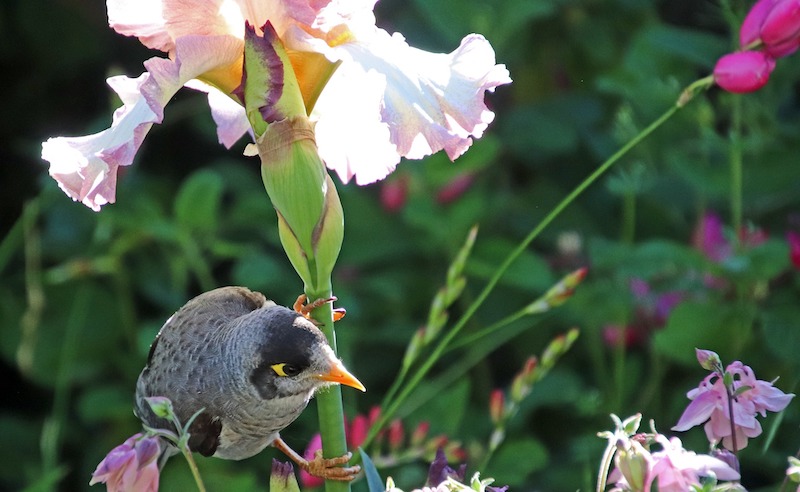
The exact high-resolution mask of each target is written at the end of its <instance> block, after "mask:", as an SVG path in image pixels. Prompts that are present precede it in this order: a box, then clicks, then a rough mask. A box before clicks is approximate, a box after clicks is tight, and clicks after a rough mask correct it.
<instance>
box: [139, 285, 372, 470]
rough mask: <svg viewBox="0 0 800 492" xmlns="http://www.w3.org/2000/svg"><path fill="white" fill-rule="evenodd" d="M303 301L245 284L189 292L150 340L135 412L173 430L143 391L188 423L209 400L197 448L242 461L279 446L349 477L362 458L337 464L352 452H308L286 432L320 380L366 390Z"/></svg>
mask: <svg viewBox="0 0 800 492" xmlns="http://www.w3.org/2000/svg"><path fill="white" fill-rule="evenodd" d="M301 297H302V296H301ZM322 302H325V301H322ZM300 305H302V301H301V300H298V304H295V308H296V309H297V310H292V309H289V308H286V307H283V306H278V305H277V304H275V303H274V302H272V301H270V300H267V299H266V297H264V295H263V294H261V293H258V292H253V291H251V290H249V289H247V288H245V287H222V288H219V289H215V290H212V291H209V292H206V293H204V294H201V295H199V296H197V297H195V298H194V299H192V300H190V301H189V302H188V303H186V305H184V306H183V307H182V308H180V309H179V310H178V311H177V312H176V313H175V314H174V315H172V316H171V317H170V318H169V319H168V320H167V322H166V323H165V324H164V326H163V327H162V328H161V330H160V331H159V333H158V335H157V336H156V338H155V341H153V344H152V345H151V347H150V354H149V356H148V358H147V365H146V366H145V368H144V370H142V373H141V374H140V375H139V380H138V381H137V384H136V401H135V413H136V416H137V417H138V418H139V419H140V420H141V421H142V422H143V423H144V424H145V425H146V426H148V427H151V428H156V429H172V430H175V429H174V425H173V424H172V423H171V422H170V421H168V420H166V419H162V418H159V417H157V416H156V415H155V414H154V413H153V411H152V409H151V408H150V406H149V405H148V403H147V402H146V400H145V397H151V396H162V397H167V398H169V399H170V400H171V401H172V404H173V407H174V411H175V414H176V416H177V417H178V419H179V420H180V422H181V423H185V422H187V421H188V420H189V419H190V418H191V417H192V415H194V414H195V413H196V412H198V411H199V410H201V409H203V411H202V412H201V413H200V414H199V415H198V416H197V417H196V418H195V420H194V421H193V423H192V425H191V426H190V428H189V433H190V438H189V448H190V449H191V450H192V451H196V452H199V453H200V454H202V455H204V456H215V457H218V458H223V459H230V460H241V459H244V458H249V457H251V456H253V455H255V454H258V453H259V452H261V451H262V450H263V449H264V448H265V447H267V446H269V445H273V446H275V447H277V448H278V449H280V450H281V451H283V452H284V453H286V454H287V455H288V456H289V457H290V458H291V459H292V460H293V461H295V462H296V463H297V464H298V465H299V466H300V467H301V468H303V469H305V470H306V471H308V472H309V473H311V474H313V475H317V476H320V477H322V478H327V479H333V480H352V479H353V478H354V477H355V475H356V474H357V473H358V472H359V467H358V466H352V467H341V466H339V465H343V464H345V463H346V462H347V461H348V460H349V457H350V456H349V453H348V454H347V455H345V456H342V457H338V458H332V459H323V458H322V457H321V455H318V456H317V458H316V459H314V460H312V461H307V460H305V459H303V458H302V457H301V456H300V455H298V454H297V453H296V452H294V451H293V450H292V449H291V448H289V446H288V445H287V444H286V443H285V442H284V441H283V440H282V439H281V438H280V435H279V433H280V431H281V430H283V429H284V428H285V427H286V426H288V425H289V424H290V423H291V422H293V421H294V420H295V419H296V418H297V417H298V416H299V415H300V414H301V413H302V411H303V410H304V409H305V407H306V405H307V404H308V402H309V400H310V399H311V398H312V397H313V395H314V393H315V392H316V391H317V390H319V389H320V388H322V387H325V386H327V385H330V384H335V383H338V384H344V385H347V386H352V387H354V388H357V389H359V390H361V391H364V385H362V384H361V382H359V381H358V379H356V378H355V377H354V376H353V375H352V374H350V373H349V372H348V371H347V369H345V367H344V366H343V365H342V363H341V362H340V361H339V359H338V358H337V357H336V355H335V354H334V352H333V350H332V349H331V347H330V345H328V342H327V340H326V338H325V335H324V334H323V333H322V331H320V330H319V328H317V327H316V326H315V325H314V324H313V323H312V322H311V321H310V320H309V319H307V317H306V316H304V313H305V312H307V311H305V310H303V309H299V306H300ZM316 305H318V304H316ZM298 311H302V312H298ZM174 451H175V450H174V448H173V452H174Z"/></svg>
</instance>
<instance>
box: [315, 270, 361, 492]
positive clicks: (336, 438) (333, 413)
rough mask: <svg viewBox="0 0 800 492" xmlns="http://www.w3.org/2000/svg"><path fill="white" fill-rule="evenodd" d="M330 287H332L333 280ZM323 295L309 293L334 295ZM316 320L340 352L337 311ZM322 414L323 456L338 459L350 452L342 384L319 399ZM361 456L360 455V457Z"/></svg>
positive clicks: (325, 311) (334, 488) (335, 488)
mask: <svg viewBox="0 0 800 492" xmlns="http://www.w3.org/2000/svg"><path fill="white" fill-rule="evenodd" d="M327 285H328V286H330V285H331V283H330V280H328V282H327ZM320 290H322V291H321V292H310V291H307V292H306V296H308V298H309V299H310V300H312V301H313V300H314V299H327V298H329V297H331V295H332V289H331V288H330V287H328V288H323V289H320ZM313 314H314V320H315V321H316V322H317V323H319V324H318V326H319V329H320V330H322V332H323V333H324V334H325V336H326V337H327V338H328V343H329V344H330V346H331V348H332V349H333V351H334V352H337V350H336V332H335V331H334V328H333V308H332V306H331V303H329V302H326V303H325V304H323V305H322V306H320V307H318V308H317V309H315V310H314V313H313ZM315 398H316V400H317V411H318V414H319V430H320V435H321V436H322V455H323V457H325V458H335V457H338V456H342V455H344V454H345V453H347V440H346V439H345V434H344V408H343V407H342V388H341V386H339V385H338V384H335V385H332V386H331V387H330V388H328V389H327V390H325V391H321V392H320V393H319V394H317V396H316V397H315ZM357 455H358V454H357ZM349 490H350V483H349V482H337V481H334V480H326V481H325V491H326V492H348V491H349Z"/></svg>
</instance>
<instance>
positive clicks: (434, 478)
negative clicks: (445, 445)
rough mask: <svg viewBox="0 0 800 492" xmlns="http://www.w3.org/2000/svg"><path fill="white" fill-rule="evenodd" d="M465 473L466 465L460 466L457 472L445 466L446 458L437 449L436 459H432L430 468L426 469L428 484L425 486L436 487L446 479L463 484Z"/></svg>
mask: <svg viewBox="0 0 800 492" xmlns="http://www.w3.org/2000/svg"><path fill="white" fill-rule="evenodd" d="M466 472H467V465H461V466H460V467H458V470H454V469H453V468H451V467H450V465H448V464H447V457H446V456H445V454H444V450H443V449H442V448H439V449H437V450H436V458H434V460H433V463H431V467H430V468H429V469H428V482H427V485H428V486H431V487H436V486H438V485H439V484H440V483H442V482H444V481H445V480H447V479H448V478H452V479H454V480H456V481H459V482H463V481H464V476H465V474H466Z"/></svg>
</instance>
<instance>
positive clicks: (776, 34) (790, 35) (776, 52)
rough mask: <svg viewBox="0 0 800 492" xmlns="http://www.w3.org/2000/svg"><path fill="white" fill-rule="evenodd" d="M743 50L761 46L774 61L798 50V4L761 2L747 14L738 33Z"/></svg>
mask: <svg viewBox="0 0 800 492" xmlns="http://www.w3.org/2000/svg"><path fill="white" fill-rule="evenodd" d="M739 43H740V45H741V47H742V49H747V48H748V47H754V46H759V45H760V44H761V45H763V48H764V49H765V50H766V52H767V53H769V55H770V56H772V57H774V58H781V57H784V56H787V55H790V54H792V53H794V52H795V51H797V48H798V47H800V1H798V0H760V1H758V2H756V4H755V5H753V7H752V8H751V9H750V12H748V14H747V17H745V19H744V22H743V23H742V28H741V30H740V31H739Z"/></svg>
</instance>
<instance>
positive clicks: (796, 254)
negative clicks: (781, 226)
mask: <svg viewBox="0 0 800 492" xmlns="http://www.w3.org/2000/svg"><path fill="white" fill-rule="evenodd" d="M786 242H788V243H789V260H790V261H791V262H792V265H794V267H795V268H796V269H798V270H800V233H798V232H794V231H789V232H787V233H786Z"/></svg>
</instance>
